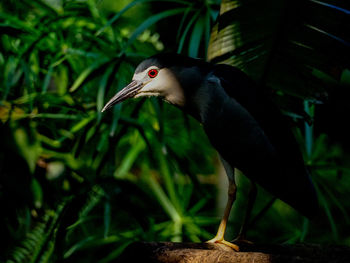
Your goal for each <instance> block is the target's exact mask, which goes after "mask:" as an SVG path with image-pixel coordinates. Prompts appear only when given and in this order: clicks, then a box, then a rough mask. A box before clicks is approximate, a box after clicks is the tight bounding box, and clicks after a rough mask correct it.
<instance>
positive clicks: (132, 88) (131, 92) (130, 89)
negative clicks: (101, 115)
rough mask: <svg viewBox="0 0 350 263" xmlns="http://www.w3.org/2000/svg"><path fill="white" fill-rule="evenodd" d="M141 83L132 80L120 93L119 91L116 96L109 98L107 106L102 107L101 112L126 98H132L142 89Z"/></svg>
mask: <svg viewBox="0 0 350 263" xmlns="http://www.w3.org/2000/svg"><path fill="white" fill-rule="evenodd" d="M142 84H143V83H142V81H137V80H133V81H132V82H131V83H130V84H129V85H128V86H126V87H125V88H123V89H122V90H121V91H119V92H118V93H117V94H115V95H114V97H113V98H111V99H110V100H109V101H108V102H107V104H106V105H105V106H104V107H103V109H102V111H101V112H104V111H105V110H107V109H109V108H111V107H112V106H113V105H115V104H117V103H119V102H122V101H123V100H126V99H127V98H131V97H134V96H135V94H136V93H137V91H138V90H140V89H141V88H142V86H143V85H142Z"/></svg>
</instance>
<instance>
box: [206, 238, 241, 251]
mask: <svg viewBox="0 0 350 263" xmlns="http://www.w3.org/2000/svg"><path fill="white" fill-rule="evenodd" d="M206 243H216V244H223V245H225V246H227V247H229V248H232V249H233V250H234V251H239V246H237V245H236V244H233V243H231V242H228V241H226V240H224V239H223V238H217V237H214V238H213V239H210V240H208V241H207V242H206Z"/></svg>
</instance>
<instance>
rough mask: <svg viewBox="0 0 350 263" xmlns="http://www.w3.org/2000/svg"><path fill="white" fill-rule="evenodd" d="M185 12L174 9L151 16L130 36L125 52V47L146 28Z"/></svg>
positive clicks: (181, 9)
mask: <svg viewBox="0 0 350 263" xmlns="http://www.w3.org/2000/svg"><path fill="white" fill-rule="evenodd" d="M185 11H186V8H175V9H171V10H166V11H163V12H161V13H158V14H156V15H153V16H151V17H150V18H148V19H146V20H145V21H144V22H143V23H142V24H141V25H140V26H139V27H138V28H136V30H135V31H134V32H133V34H132V35H131V36H130V38H129V40H128V42H127V43H126V45H125V46H124V50H126V48H127V47H129V46H130V45H131V44H132V43H133V42H134V41H135V39H136V38H137V37H138V36H139V35H140V34H141V33H142V32H143V31H145V30H146V29H147V28H149V27H150V26H151V25H153V24H155V23H156V22H158V21H159V20H161V19H164V18H167V17H170V16H174V15H177V14H180V13H183V12H185Z"/></svg>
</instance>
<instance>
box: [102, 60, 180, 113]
mask: <svg viewBox="0 0 350 263" xmlns="http://www.w3.org/2000/svg"><path fill="white" fill-rule="evenodd" d="M144 96H148V97H150V96H157V97H161V98H163V99H164V100H165V101H167V102H169V103H171V104H174V105H177V106H179V107H183V106H184V105H185V94H184V91H183V88H182V87H181V85H180V82H179V81H178V79H177V77H176V76H175V75H174V72H173V71H172V70H171V69H169V68H167V67H165V66H162V65H161V63H160V62H159V60H157V59H154V58H149V59H146V60H144V61H143V62H141V63H140V65H139V66H138V67H137V68H136V70H135V73H134V76H133V78H132V81H131V82H130V84H129V85H127V86H126V87H125V88H123V89H122V90H120V91H119V92H118V93H117V94H116V95H115V96H113V98H112V99H111V100H110V101H109V102H108V103H107V104H106V105H105V106H104V108H103V110H102V111H105V110H106V109H108V108H110V107H112V106H113V105H114V104H117V103H119V102H121V101H123V100H126V99H128V98H138V97H144Z"/></svg>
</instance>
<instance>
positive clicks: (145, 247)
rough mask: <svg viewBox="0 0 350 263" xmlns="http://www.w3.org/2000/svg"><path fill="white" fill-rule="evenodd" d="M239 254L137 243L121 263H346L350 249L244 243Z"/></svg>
mask: <svg viewBox="0 0 350 263" xmlns="http://www.w3.org/2000/svg"><path fill="white" fill-rule="evenodd" d="M240 250H241V251H239V252H236V251H233V250H232V249H230V248H228V247H225V246H222V245H220V244H208V243H172V242H135V243H132V244H130V245H129V246H128V247H127V248H126V249H125V251H124V252H123V254H122V255H121V256H120V257H119V259H118V260H117V262H120V263H123V262H143V263H144V262H155V263H175V262H180V263H190V262H191V263H197V262H198V263H219V262H237V263H248V262H254V263H282V262H283V263H301V262H305V263H314V262H315V263H316V262H317V263H326V262H327V263H346V262H350V248H349V247H346V246H322V245H313V244H297V245H257V244H240Z"/></svg>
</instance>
